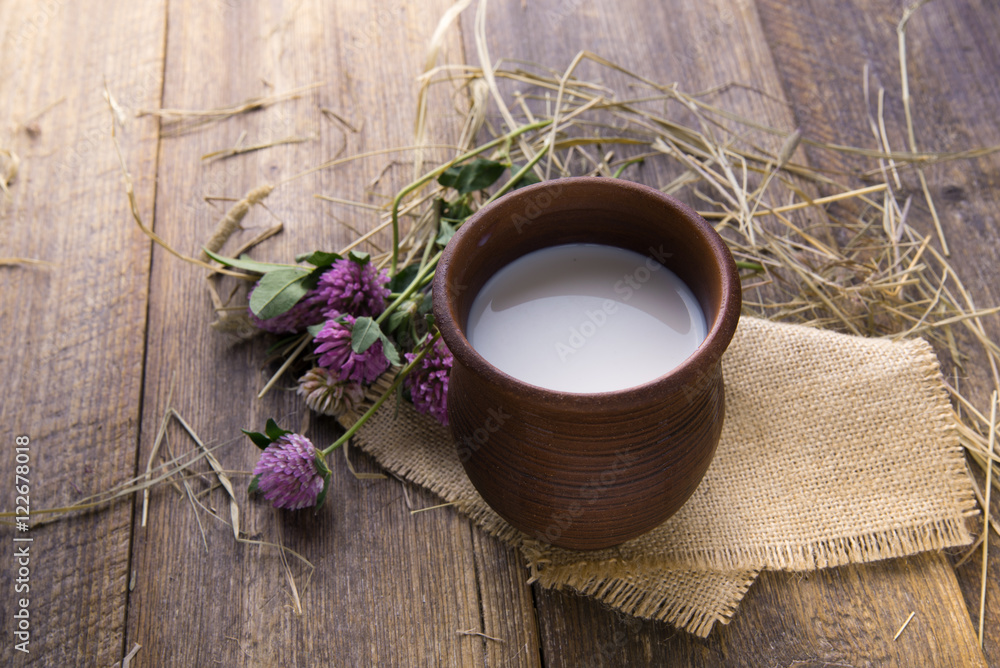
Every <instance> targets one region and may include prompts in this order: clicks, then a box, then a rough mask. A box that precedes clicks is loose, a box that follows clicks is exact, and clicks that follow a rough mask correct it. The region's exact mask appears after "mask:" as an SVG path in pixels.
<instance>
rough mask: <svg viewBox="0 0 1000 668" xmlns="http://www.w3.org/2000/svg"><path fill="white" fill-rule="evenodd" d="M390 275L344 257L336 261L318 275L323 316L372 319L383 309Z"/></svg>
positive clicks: (387, 293) (318, 288)
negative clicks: (336, 314)
mask: <svg viewBox="0 0 1000 668" xmlns="http://www.w3.org/2000/svg"><path fill="white" fill-rule="evenodd" d="M388 284H389V274H388V273H386V271H385V270H384V269H382V270H380V269H376V268H375V265H374V264H372V263H371V262H366V263H364V264H361V263H359V262H355V261H354V260H351V259H348V258H344V259H341V260H337V261H336V262H334V263H333V265H331V267H330V269H329V270H328V271H327V272H326V273H324V274H323V275H322V276H320V279H319V285H318V286H317V287H316V290H317V292H318V293H319V294H320V295H321V296H322V298H323V300H324V301H325V307H324V313H325V315H326V317H328V318H329V317H332V316H333V312H337V313H350V314H351V315H354V316H368V317H375V316H377V315H378V314H380V313H381V312H382V311H384V310H385V300H386V298H387V297H388V296H389V288H388V287H387V286H388Z"/></svg>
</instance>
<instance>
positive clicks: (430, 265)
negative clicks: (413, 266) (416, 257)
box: [375, 251, 444, 325]
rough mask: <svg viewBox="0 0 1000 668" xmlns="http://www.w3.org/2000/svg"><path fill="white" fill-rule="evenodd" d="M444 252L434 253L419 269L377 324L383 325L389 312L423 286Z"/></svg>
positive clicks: (376, 321)
mask: <svg viewBox="0 0 1000 668" xmlns="http://www.w3.org/2000/svg"><path fill="white" fill-rule="evenodd" d="M443 252H444V251H438V252H437V253H436V254H435V255H434V257H432V258H431V259H430V260H428V262H427V265H426V266H425V267H424V268H423V269H421V270H420V271H418V272H417V275H416V276H414V277H413V281H412V282H411V283H410V285H408V286H407V288H406V289H405V290H403V291H402V292H401V293H400V294H399V296H398V297H396V300H395V301H393V302H392V303H391V304H389V306H387V307H386V309H385V310H384V311H382V315H380V316H379V317H378V318H376V319H375V324H376V325H381V324H382V321H383V320H385V319H386V318H388V317H389V314H391V313H392V312H393V311H395V310H396V309H397V308H399V305H400V304H402V303H403V302H405V301H406V300H407V299H409V298H410V296H411V295H413V293H414V292H416V291H417V290H418V289H420V287H421V286H420V282H421V281H423V280H424V279H425V278H427V276H428V275H430V274H433V273H434V269H435V267H437V262H438V260H440V259H441V253H443Z"/></svg>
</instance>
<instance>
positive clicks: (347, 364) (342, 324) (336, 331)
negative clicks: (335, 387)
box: [315, 313, 389, 384]
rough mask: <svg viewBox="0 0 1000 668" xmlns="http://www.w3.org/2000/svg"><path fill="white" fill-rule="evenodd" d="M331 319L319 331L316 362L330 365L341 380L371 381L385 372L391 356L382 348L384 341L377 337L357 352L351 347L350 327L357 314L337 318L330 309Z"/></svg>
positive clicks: (324, 366)
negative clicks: (386, 355)
mask: <svg viewBox="0 0 1000 668" xmlns="http://www.w3.org/2000/svg"><path fill="white" fill-rule="evenodd" d="M328 315H329V316H330V319H329V320H327V321H326V324H325V325H323V329H321V330H320V332H319V334H317V335H316V339H315V340H316V342H317V344H318V345H317V346H316V354H317V355H319V356H320V357H319V361H318V362H317V363H318V364H319V365H320V366H321V367H323V368H325V369H328V370H329V371H330V372H332V373H333V374H334V375H336V376H337V378H338V379H339V380H342V381H348V380H353V381H357V382H359V383H365V384H369V383H371V382H372V381H374V380H375V379H376V378H378V377H379V376H381V375H382V374H383V373H385V371H386V369H388V368H389V360H387V359H386V357H385V354H384V353H383V351H382V342H381V341H376V342H375V343H373V344H372V345H371V346H370V347H369V348H368V350H366V351H365V352H363V353H356V352H354V350H353V349H352V348H351V328H353V327H354V318H353V317H352V316H349V315H345V316H341V317H340V321H339V322H338V320H337V319H336V317H337V314H335V313H329V314H328Z"/></svg>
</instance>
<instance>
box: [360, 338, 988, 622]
mask: <svg viewBox="0 0 1000 668" xmlns="http://www.w3.org/2000/svg"><path fill="white" fill-rule="evenodd" d="M907 343H908V344H912V348H911V354H912V363H913V364H914V367H915V368H916V369H917V370H918V371H919V372H920V380H919V382H920V384H921V386H922V387H923V388H924V389H925V390H926V397H927V400H928V401H929V402H931V404H932V410H931V415H932V416H933V417H932V418H931V424H932V425H933V426H932V427H931V430H932V431H933V432H937V433H938V434H939V435H940V438H941V439H942V440H943V441H944V443H943V444H942V445H943V447H942V451H943V457H944V463H945V467H944V469H945V470H944V471H943V474H944V476H943V477H944V478H945V479H944V480H942V484H945V485H947V489H948V494H950V495H951V498H953V499H955V505H954V506H953V508H955V511H954V512H953V516H952V517H949V518H944V519H939V520H936V521H932V522H928V523H927V524H924V525H919V526H909V527H893V528H890V529H885V530H880V531H874V532H871V533H868V534H864V535H851V536H843V537H830V538H824V539H822V540H817V541H812V542H809V543H805V544H797V545H791V544H783V545H757V546H752V547H740V548H736V549H706V550H692V551H688V552H685V551H684V550H683V549H677V548H676V546H675V548H674V550H673V554H672V555H669V556H667V555H656V556H655V557H643V556H641V555H640V556H631V557H628V558H625V559H623V558H621V556H619V557H616V558H601V557H600V556H599V555H598V554H594V553H577V552H573V551H568V550H562V549H560V548H554V547H552V546H549V545H545V544H541V543H539V542H538V541H535V540H533V539H531V538H529V537H528V536H527V535H526V534H524V533H522V532H520V531H518V530H517V529H514V528H513V527H512V526H510V525H509V524H508V523H507V522H506V521H504V520H503V519H502V518H500V517H499V515H497V514H496V513H495V512H494V511H492V509H490V508H489V507H488V506H486V505H485V503H484V502H483V501H482V500H481V498H478V495H477V494H476V493H475V491H474V489H472V488H471V484H470V483H468V481H467V479H465V478H464V474H462V476H461V479H458V474H455V473H454V472H450V473H448V475H446V476H444V477H442V475H441V472H440V471H435V470H432V469H430V468H426V467H421V466H416V467H415V466H413V464H412V462H411V461H410V460H409V459H408V458H407V453H406V452H405V451H400V450H403V449H402V448H398V447H396V448H394V447H391V446H387V445H386V444H380V443H377V442H369V440H368V439H367V438H366V435H367V434H366V430H365V429H362V430H361V432H359V434H358V438H357V439H356V440H357V441H358V445H359V446H360V447H361V448H362V449H363V450H365V451H366V452H368V453H369V454H370V455H372V456H374V457H375V459H376V460H377V461H378V462H379V463H380V464H381V465H382V466H384V467H385V468H386V469H387V470H389V471H391V472H393V473H394V474H396V475H399V476H400V477H402V478H404V479H406V480H409V481H411V482H414V483H416V484H418V485H420V486H422V487H424V488H426V489H428V490H430V491H431V492H433V493H434V494H436V495H437V496H439V497H441V498H442V499H443V500H444V501H446V502H448V503H451V504H453V505H454V506H455V508H456V510H458V511H459V512H461V513H462V514H464V515H466V516H467V517H469V518H470V519H472V520H473V521H474V522H476V523H477V524H479V525H480V526H481V527H482V528H483V529H484V530H485V531H486V532H487V533H489V534H491V535H493V536H495V537H497V538H499V539H500V540H503V541H504V542H507V543H508V544H511V545H512V546H515V547H517V548H518V549H520V551H521V552H522V554H523V555H524V557H525V560H526V562H527V565H528V567H529V568H530V571H531V577H530V580H529V582H538V583H539V584H541V585H542V586H545V587H550V588H562V587H569V588H571V589H574V590H576V591H578V592H580V593H582V594H585V595H588V596H592V597H594V598H596V599H598V600H600V601H602V602H603V603H605V604H607V605H609V606H611V607H613V608H615V609H618V610H620V611H622V612H625V613H627V614H631V615H634V616H637V617H643V618H647V619H656V620H661V621H666V622H668V623H670V624H672V625H674V626H676V627H678V628H681V629H684V630H686V631H688V632H690V633H693V634H695V635H698V636H702V637H704V636H706V635H708V633H709V632H710V631H711V629H712V627H713V626H714V624H715V623H719V622H721V623H727V622H728V621H729V620H730V619H731V617H732V615H733V614H734V613H735V610H736V607H737V605H738V604H739V602H740V600H742V598H743V596H744V595H745V593H746V591H747V590H748V588H749V586H750V585H751V584H752V582H753V581H754V579H755V577H756V574H757V573H758V572H759V570H762V569H764V568H767V569H779V570H813V569H816V568H824V567H830V566H839V565H844V564H848V563H863V562H869V561H876V560H881V559H887V558H893V557H902V556H909V555H912V554H916V553H919V552H923V551H927V550H938V549H943V548H947V547H952V546H956V545H965V544H968V543H969V542H971V540H972V536H971V534H969V532H968V530H967V527H966V523H965V518H967V517H970V516H974V515H975V514H976V512H977V511H976V505H975V503H976V502H975V495H974V492H973V489H972V483H971V480H970V479H969V477H968V473H967V470H966V466H965V461H964V454H963V450H962V447H961V445H960V442H959V437H958V430H957V425H956V423H955V416H954V413H953V412H952V410H951V406H950V402H949V400H948V396H947V392H946V390H945V387H944V385H943V383H942V381H941V374H940V367H939V364H938V360H937V357H936V356H935V355H934V352H933V350H932V348H931V347H930V345H929V344H928V343H927V342H925V341H923V340H913V341H910V342H907ZM396 371H397V370H396V369H394V370H392V371H391V372H389V373H387V374H386V375H385V376H384V377H383V378H382V379H380V380H379V381H378V382H377V383H376V384H375V385H374V386H373V387H372V388H371V390H370V394H369V401H371V400H374V399H375V398H376V397H378V396H380V395H381V393H382V392H384V391H385V390H386V389H388V386H389V384H390V382H391V379H392V377H393V376H394V374H395V372H396ZM362 408H364V407H362ZM394 408H395V409H397V410H401V411H403V412H405V413H406V414H407V415H406V417H407V422H409V423H410V424H409V427H411V428H412V427H415V426H416V425H417V423H419V422H420V421H421V420H428V421H429V418H426V417H425V416H420V415H417V414H416V413H415V412H414V411H413V409H412V407H410V406H409V405H405V406H402V407H395V406H393V405H392V404H390V405H388V406H383V408H382V409H381V411H380V413H382V414H386V413H385V412H386V411H388V412H389V413H388V414H392V413H393V412H394ZM411 414H412V415H411ZM357 417H358V415H357V414H354V415H344V416H341V418H340V421H341V422H342V423H343V424H344V425H345V426H346V425H350V424H352V423H353V422H354V421H355V420H356V419H357ZM414 421H416V422H414ZM403 438H404V439H405V437H403ZM463 488H464V490H465V491H461V490H463ZM456 490H460V491H459V492H456ZM652 574H656V577H657V578H659V579H658V580H652V579H650V577H651V575H652ZM684 577H686V578H687V579H688V580H689V581H690V582H689V583H688V584H690V583H691V582H693V583H696V584H695V586H697V582H698V581H699V578H706V577H709V578H711V577H717V578H721V579H722V580H723V581H724V582H723V585H722V586H721V588H720V589H717V590H713V591H712V595H709V596H707V599H709V600H711V601H712V602H713V603H715V604H716V605H715V607H714V608H712V607H711V606H708V607H706V604H707V603H708V602H709V601H708V600H706V597H705V596H702V597H700V599H699V597H698V596H695V599H696V603H695V604H694V605H692V604H690V603H689V599H686V598H685V597H684V596H679V595H678V591H677V588H676V587H675V588H673V589H671V586H672V585H673V584H676V579H677V578H684ZM718 591H725V592H728V594H729V595H728V597H724V598H722V599H721V600H716V599H715V598H714V597H713V595H714V594H717V593H718ZM698 594H704V591H702V590H699V591H698Z"/></svg>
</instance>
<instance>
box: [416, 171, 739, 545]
mask: <svg viewBox="0 0 1000 668" xmlns="http://www.w3.org/2000/svg"><path fill="white" fill-rule="evenodd" d="M567 243H598V244H607V245H612V246H619V247H621V248H626V249H629V250H632V251H636V252H638V253H642V254H644V255H652V253H653V251H652V250H651V249H660V248H661V246H662V249H663V250H664V251H666V252H668V253H670V254H671V255H670V257H669V258H668V259H666V260H665V261H664V262H663V264H665V265H666V266H667V267H668V268H669V269H671V270H672V271H673V272H674V273H676V274H677V275H678V276H679V277H680V278H681V279H682V280H683V281H684V282H685V283H687V285H688V286H689V287H690V288H691V290H692V292H693V293H694V294H695V296H696V297H697V299H698V301H699V302H700V304H701V307H702V310H703V311H704V314H705V319H706V322H707V324H708V337H707V338H706V339H705V341H704V342H703V343H702V344H701V346H699V347H698V349H697V350H696V351H695V352H694V353H693V354H692V355H691V357H689V358H688V359H687V360H686V361H685V362H683V363H682V364H681V365H680V366H679V367H677V368H675V369H674V370H672V371H671V372H669V373H667V374H666V375H663V376H660V377H659V378H657V379H655V380H653V381H651V382H648V383H646V384H644V385H639V386H636V387H632V388H629V389H626V390H621V391H615V392H603V393H593V394H575V393H568V392H559V391H553V390H548V389H544V388H541V387H537V386H535V385H530V384H528V383H525V382H523V381H520V380H518V379H517V378H513V377H511V376H509V375H507V374H505V373H503V372H502V371H500V370H498V369H497V368H495V367H494V366H492V365H491V364H489V363H488V362H487V361H486V360H485V359H483V358H482V357H481V356H480V355H479V354H478V353H477V352H476V351H475V350H474V349H473V348H472V346H471V345H470V344H469V342H468V340H467V339H466V336H465V333H464V328H465V326H466V320H467V318H468V315H469V310H470V308H471V306H472V302H473V300H474V299H475V297H476V294H477V293H478V292H479V290H480V289H481V288H482V286H483V284H484V283H486V281H487V280H488V279H489V278H490V277H491V276H492V275H493V274H495V273H496V272H497V271H498V270H499V269H501V268H502V267H504V266H505V265H507V264H509V263H510V262H512V261H513V260H515V259H517V258H518V257H520V256H522V255H524V254H526V253H530V252H531V251H534V250H537V249H540V248H545V247H548V246H555V245H559V244H567ZM433 293H434V315H435V318H436V321H437V325H438V327H439V328H440V330H441V334H442V337H443V338H444V341H445V343H446V344H447V345H448V348H449V349H450V350H451V352H452V353H453V355H454V357H455V362H454V367H453V368H452V372H451V379H450V386H449V391H448V415H449V419H450V421H451V425H452V432H453V434H454V437H455V440H456V442H457V447H458V449H459V456H460V458H461V459H462V463H463V465H464V466H465V471H466V472H467V473H468V475H469V478H470V479H471V481H472V483H473V485H475V487H476V489H477V490H479V493H480V494H482V496H483V498H484V499H485V500H486V502H487V503H488V504H489V505H490V506H491V507H492V508H493V509H494V510H496V511H497V513H499V514H500V515H501V516H502V517H503V518H504V519H506V520H507V521H508V522H510V524H512V525H513V526H515V527H517V528H518V529H520V530H521V531H524V532H525V533H527V534H528V535H529V536H530V537H532V538H535V539H538V540H541V541H544V542H546V543H551V544H554V545H558V546H561V547H567V548H573V549H598V548H604V547H609V546H612V545H616V544H618V543H622V542H624V541H626V540H628V539H630V538H634V537H635V536H638V535H640V534H642V533H644V532H646V531H648V530H650V529H652V528H653V527H655V526H657V525H658V524H660V523H661V522H663V521H664V520H665V519H667V518H668V517H670V515H672V514H673V513H674V512H676V511H677V509H678V508H680V507H681V505H682V504H683V503H684V502H685V501H686V500H687V499H688V497H690V496H691V494H692V493H693V492H694V490H695V487H697V485H698V483H699V482H700V481H701V479H702V476H703V475H704V474H705V471H706V469H707V468H708V465H709V463H710V462H711V460H712V456H713V454H714V453H715V447H716V445H717V443H718V441H719V435H720V433H721V430H722V419H723V413H724V396H723V386H722V368H721V364H720V358H721V357H722V353H723V351H725V349H726V347H727V346H728V345H729V341H730V339H731V338H732V336H733V333H734V332H735V330H736V325H737V322H738V320H739V314H740V306H741V290H740V279H739V275H738V273H737V270H736V265H735V263H734V262H733V258H732V256H731V255H730V253H729V250H728V249H727V248H726V246H725V244H724V243H723V241H722V239H721V238H720V237H719V235H718V234H716V232H715V231H714V230H713V229H712V227H711V226H710V225H709V224H708V223H706V222H705V220H704V219H703V218H701V217H700V216H699V215H698V214H697V213H695V212H694V211H693V210H691V209H690V208H688V207H687V206H685V205H684V204H682V203H680V202H678V201H677V200H675V199H673V198H672V197H669V196H667V195H664V194H663V193H661V192H659V191H657V190H654V189H652V188H649V187H646V186H643V185H639V184H636V183H631V182H629V181H622V180H618V179H605V178H588V177H584V178H568V179H558V180H554V181H548V182H545V183H540V184H536V185H533V186H529V187H526V188H522V189H520V190H517V191H514V192H512V193H510V194H508V195H506V196H504V197H501V198H500V199H498V200H497V201H496V202H494V203H493V204H491V205H489V206H487V207H484V208H483V209H481V210H480V211H478V212H477V213H476V214H475V215H474V216H472V217H471V218H470V219H469V220H468V222H466V223H465V225H463V226H462V228H461V229H459V231H458V232H457V233H456V234H455V236H454V237H453V238H452V240H451V242H450V243H449V244H448V246H447V248H446V249H445V251H444V254H443V256H442V257H441V260H440V263H439V265H438V268H437V273H436V275H435V277H434V286H433Z"/></svg>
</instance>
